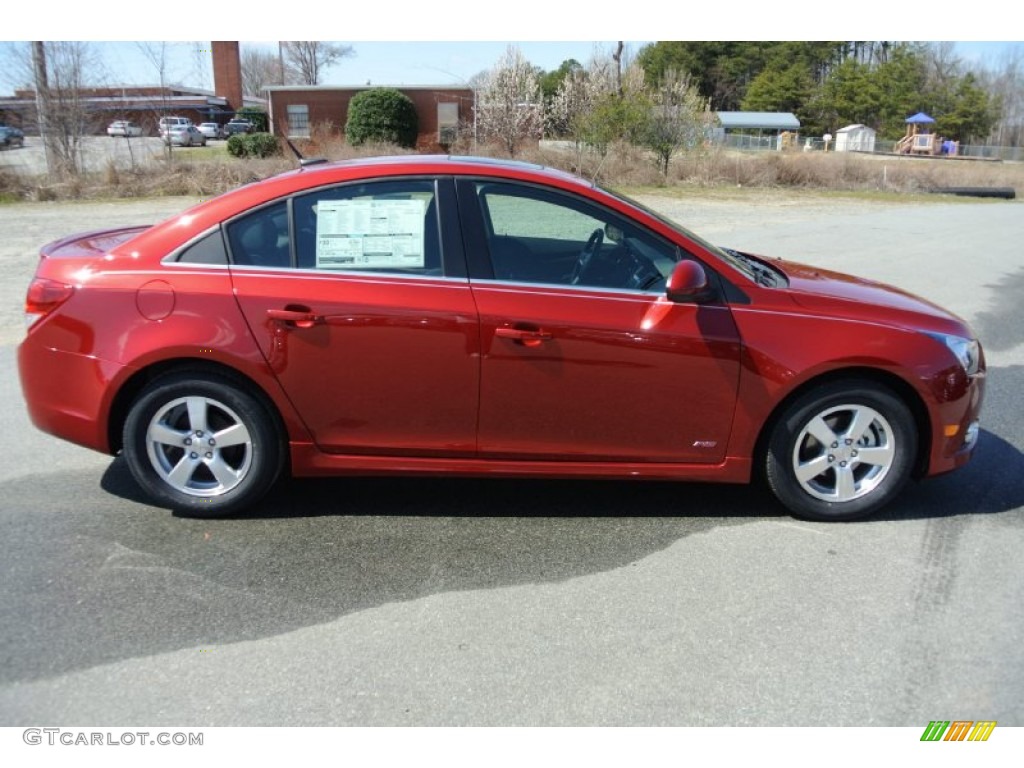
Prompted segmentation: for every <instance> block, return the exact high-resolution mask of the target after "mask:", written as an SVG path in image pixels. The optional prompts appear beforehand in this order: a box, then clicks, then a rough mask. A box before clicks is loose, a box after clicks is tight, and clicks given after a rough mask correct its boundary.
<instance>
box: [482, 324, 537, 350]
mask: <svg viewBox="0 0 1024 768" xmlns="http://www.w3.org/2000/svg"><path fill="white" fill-rule="evenodd" d="M494 335H495V336H497V337H498V338H499V339H511V340H512V341H514V342H516V343H517V344H522V345H523V346H524V347H539V346H540V345H541V344H543V343H544V342H545V341H550V340H551V334H550V333H548V332H547V331H542V330H540V329H539V328H537V329H526V328H508V327H504V328H495V329H494Z"/></svg>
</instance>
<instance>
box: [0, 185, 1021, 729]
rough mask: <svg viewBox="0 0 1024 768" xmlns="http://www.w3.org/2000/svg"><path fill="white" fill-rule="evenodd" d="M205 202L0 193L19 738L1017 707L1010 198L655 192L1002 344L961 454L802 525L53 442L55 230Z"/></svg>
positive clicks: (764, 244)
mask: <svg viewBox="0 0 1024 768" xmlns="http://www.w3.org/2000/svg"><path fill="white" fill-rule="evenodd" d="M191 202H193V201H189V200H184V199H176V200H175V199H170V200H160V201H143V202H121V203H81V204H60V205H58V204H16V205H4V206H0V229H2V230H3V231H4V232H5V238H4V242H3V243H0V266H2V267H3V270H4V272H3V274H4V278H3V280H2V281H0V306H2V307H3V309H2V311H0V427H2V429H3V430H4V433H5V434H7V435H10V436H12V438H13V439H11V440H9V441H8V442H7V445H8V447H9V448H11V450H7V451H4V452H3V455H2V457H0V520H2V524H3V530H4V531H5V536H4V537H3V540H2V542H0V568H2V569H3V582H4V585H5V587H4V589H3V590H2V591H0V627H2V630H0V658H2V659H3V662H4V663H3V665H2V666H0V724H2V725H8V726H14V725H20V726H28V725H39V724H40V723H46V724H49V723H76V724H78V725H81V726H101V725H130V724H136V723H144V724H147V725H153V726H159V725H175V726H183V725H189V726H208V725H678V726H688V725H804V726H814V725H850V726H853V725H885V726H897V725H899V726H918V727H922V728H923V727H924V726H925V725H927V723H928V722H929V721H930V720H935V719H943V720H946V719H949V720H953V719H973V720H981V719H987V720H996V721H998V722H999V724H1000V725H1001V726H1003V725H1017V726H1020V725H1024V695H1022V693H1021V692H1022V691H1024V649H1022V646H1021V643H1020V637H1021V636H1024V558H1022V557H1021V552H1022V551H1024V455H1022V453H1021V451H1022V449H1024V407H1022V400H1024V394H1022V393H1024V309H1022V306H1024V302H1022V298H1024V261H1022V258H1021V254H1022V252H1021V247H1020V242H1021V238H1022V235H1024V205H1022V204H1021V203H1006V202H999V203H979V202H935V203H927V204H920V203H918V204H906V205H903V204H890V203H887V204H881V203H866V202H858V203H853V204H844V203H839V202H834V201H833V202H825V201H823V200H822V199H820V198H819V199H815V200H814V201H811V202H808V201H807V200H801V199H798V198H793V197H791V196H790V197H786V198H775V197H773V196H770V195H765V196H763V197H758V196H746V197H744V198H740V199H737V200H735V201H728V200H715V201H706V202H700V201H692V200H672V199H667V198H648V199H645V202H647V203H649V204H652V205H654V206H655V207H657V208H659V209H660V210H662V211H664V212H666V213H667V214H669V215H671V216H673V217H674V218H676V219H678V220H679V221H681V222H683V223H684V224H686V225H687V226H689V227H691V228H692V229H694V230H695V231H697V232H699V233H700V234H702V235H704V236H706V237H707V238H708V239H711V240H713V241H715V242H719V243H722V244H723V245H730V246H733V247H737V248H745V249H749V250H752V251H754V252H761V253H767V254H772V255H786V256H789V257H792V258H794V259H797V260H801V261H806V262H810V263H815V264H820V265H822V266H825V267H830V268H834V269H839V270H843V271H850V272H854V273H857V274H861V275H863V276H867V277H871V278H875V279H879V280H883V281H886V282H892V283H895V284H898V285H900V286H901V287H903V288H905V289H908V290H910V291H912V292H915V293H918V294H921V295H923V296H925V297H927V298H931V299H933V300H935V301H937V302H938V303H940V304H943V305H945V306H947V307H948V308H950V309H952V310H953V311H955V312H957V313H959V314H960V315H962V316H964V317H965V318H967V319H968V320H969V321H970V322H971V323H972V324H973V326H974V328H975V330H976V331H977V332H978V334H979V336H980V338H981V339H982V342H983V344H984V345H985V349H986V354H987V359H988V367H989V379H988V390H987V400H986V406H985V411H984V413H983V433H982V437H981V442H980V444H979V447H978V450H977V454H976V457H975V459H974V461H973V462H972V463H971V464H970V465H968V466H967V467H966V468H965V469H963V470H962V471H960V472H957V473H954V474H952V475H948V476H945V477H942V478H937V479H933V480H930V481H928V482H924V483H920V484H917V485H912V486H910V487H908V489H907V490H906V491H905V492H904V493H903V495H902V496H901V497H900V498H899V499H898V500H897V502H896V503H894V504H893V505H892V506H891V507H890V508H888V509H887V510H886V511H885V512H884V514H882V515H880V516H878V517H877V518H875V519H872V520H869V521H866V522H861V523H854V524H845V525H839V524H835V525H824V524H813V523H806V522H802V521H797V520H794V519H792V518H790V517H788V516H786V515H784V514H783V513H782V512H781V511H780V509H779V508H778V507H777V506H776V505H775V504H774V503H773V502H772V501H771V499H770V498H769V496H768V494H767V493H766V492H765V491H763V490H760V489H758V488H747V487H729V486H709V485H708V486H705V485H694V484H669V483H651V484H630V483H596V482H552V481H544V482H541V481H478V480H457V481H456V480H398V481H396V480H380V479H345V480H318V481H301V482H298V481H291V482H283V483H282V484H281V485H280V486H279V487H278V488H276V489H275V490H274V491H273V492H272V494H271V495H270V497H269V498H268V499H267V500H266V501H265V502H264V503H262V504H261V505H260V507H259V508H258V509H256V510H255V511H254V512H253V513H251V514H250V515H248V516H246V517H241V518H236V519H231V520H216V521H197V520H188V519H183V518H178V517H175V516H173V515H171V514H170V513H168V512H166V511H164V510H160V509H155V508H152V507H149V506H147V505H146V504H145V503H144V502H143V501H142V500H141V495H140V492H139V490H138V489H137V488H136V486H135V485H134V483H133V481H132V479H131V477H130V475H129V472H128V470H127V468H126V467H125V465H124V463H123V461H122V460H120V459H111V458H109V457H106V456H102V455H97V454H94V453H91V452H89V451H86V450H84V449H79V448H76V447H74V446H71V445H67V444H64V443H61V442H59V441H57V440H55V439H52V438H49V437H47V436H45V435H43V434H41V433H40V432H38V431H37V430H35V429H34V428H33V427H32V426H31V425H30V423H29V422H28V419H27V416H26V414H25V410H24V406H23V404H22V400H21V395H20V390H19V386H18V383H17V376H16V370H15V362H14V360H15V344H16V343H17V340H18V338H19V337H20V335H21V330H20V323H21V318H20V309H19V303H20V301H21V299H22V296H23V293H24V289H25V286H26V285H27V282H28V279H29V277H30V276H31V273H32V270H33V268H34V261H35V252H36V251H37V249H38V246H39V245H41V244H42V243H43V242H46V241H47V240H49V239H53V238H55V237H57V236H60V235H64V234H67V233H68V232H71V231H75V230H78V229H90V228H96V227H97V226H103V225H104V224H107V223H109V224H111V225H117V224H122V223H134V222H139V221H143V222H144V221H147V220H155V219H158V218H161V217H163V216H166V215H169V214H171V213H174V212H175V211H177V210H181V209H182V208H184V207H186V206H187V205H188V204H190V203H191Z"/></svg>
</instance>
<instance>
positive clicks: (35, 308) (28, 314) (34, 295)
mask: <svg viewBox="0 0 1024 768" xmlns="http://www.w3.org/2000/svg"><path fill="white" fill-rule="evenodd" d="M74 292H75V287H74V286H73V285H66V284H64V283H58V282H57V281H56V280H47V279H46V278H45V277H37V278H35V279H34V280H33V281H32V282H31V283H30V284H29V286H28V295H27V296H25V327H26V328H31V327H32V326H33V325H34V324H35V323H36V321H38V320H40V319H41V318H44V317H46V316H47V315H48V314H50V313H51V312H53V310H55V309H56V308H57V307H59V306H60V305H61V304H63V303H64V302H65V301H67V300H68V299H70V298H71V294H73V293H74Z"/></svg>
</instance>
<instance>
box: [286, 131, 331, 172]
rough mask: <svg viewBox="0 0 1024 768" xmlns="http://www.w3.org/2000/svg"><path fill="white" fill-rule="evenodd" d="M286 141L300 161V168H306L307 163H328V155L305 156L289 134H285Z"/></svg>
mask: <svg viewBox="0 0 1024 768" xmlns="http://www.w3.org/2000/svg"><path fill="white" fill-rule="evenodd" d="M284 141H285V143H286V144H287V145H288V147H289V148H290V149H291V151H292V153H293V154H294V155H295V159H296V160H298V161H299V167H300V168H305V167H306V166H307V165H321V164H322V163H326V162H327V158H326V157H303V156H302V153H301V152H299V149H298V147H296V146H295V145H294V144H292V140H291V139H289V138H288V137H287V136H285V139H284Z"/></svg>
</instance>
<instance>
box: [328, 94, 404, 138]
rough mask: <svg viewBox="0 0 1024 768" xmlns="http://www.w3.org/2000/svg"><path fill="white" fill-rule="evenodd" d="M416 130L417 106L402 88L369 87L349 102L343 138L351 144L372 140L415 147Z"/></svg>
mask: <svg viewBox="0 0 1024 768" xmlns="http://www.w3.org/2000/svg"><path fill="white" fill-rule="evenodd" d="M418 133H419V118H418V117H417V116H416V107H414V106H413V103H412V100H411V99H410V98H409V97H408V96H406V95H405V94H404V93H402V92H401V91H398V90H396V89H394V88H371V89H369V90H367V91H362V92H360V93H357V94H356V95H355V96H353V97H352V101H350V102H349V105H348V121H347V122H346V123H345V138H346V139H347V140H348V143H349V144H351V145H353V146H359V145H360V144H363V143H365V142H368V141H372V142H386V143H391V144H398V145H399V146H403V147H414V146H416V136H417V134H418Z"/></svg>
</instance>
